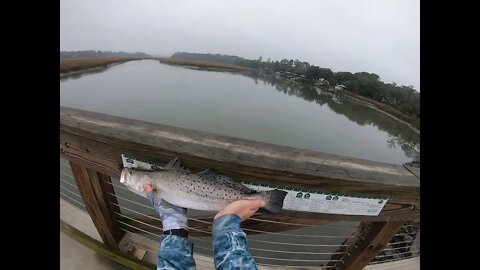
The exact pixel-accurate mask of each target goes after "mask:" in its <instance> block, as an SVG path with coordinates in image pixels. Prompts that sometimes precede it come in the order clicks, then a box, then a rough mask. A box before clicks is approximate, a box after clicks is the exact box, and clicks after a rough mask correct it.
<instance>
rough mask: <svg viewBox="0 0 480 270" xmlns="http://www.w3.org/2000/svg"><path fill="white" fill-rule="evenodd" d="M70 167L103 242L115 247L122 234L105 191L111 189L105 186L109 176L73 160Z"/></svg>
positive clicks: (110, 197) (109, 196) (110, 198)
mask: <svg viewBox="0 0 480 270" xmlns="http://www.w3.org/2000/svg"><path fill="white" fill-rule="evenodd" d="M70 167H71V168H72V173H73V176H74V178H75V182H76V183H77V187H78V191H79V192H80V195H82V199H83V202H84V203H85V207H86V208H87V210H88V213H89V214H90V217H91V218H92V221H93V223H94V224H95V227H96V228H97V230H98V233H99V234H100V236H101V237H102V240H103V242H104V243H105V244H106V245H108V246H110V247H114V248H117V243H118V242H119V241H120V240H121V238H122V235H123V234H122V232H121V231H120V230H119V229H118V227H117V225H116V223H115V222H114V220H115V219H114V212H113V210H114V209H113V208H112V206H111V204H110V202H111V201H112V196H111V195H109V194H108V193H107V191H108V192H109V190H111V189H108V188H106V186H107V185H108V184H107V183H106V182H105V181H110V178H109V177H108V176H104V175H101V174H100V173H97V172H95V171H93V170H91V169H88V168H85V167H83V166H81V165H78V164H76V163H74V162H70ZM115 202H116V199H115Z"/></svg>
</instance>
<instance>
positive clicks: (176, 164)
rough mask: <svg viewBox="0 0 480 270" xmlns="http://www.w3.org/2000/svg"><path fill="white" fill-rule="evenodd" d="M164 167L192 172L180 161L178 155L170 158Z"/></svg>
mask: <svg viewBox="0 0 480 270" xmlns="http://www.w3.org/2000/svg"><path fill="white" fill-rule="evenodd" d="M165 169H167V170H174V171H177V172H184V173H192V172H191V171H190V170H189V169H186V168H185V166H184V165H183V163H182V160H181V159H180V158H179V157H176V158H174V159H172V160H170V161H169V162H168V163H167V165H165Z"/></svg>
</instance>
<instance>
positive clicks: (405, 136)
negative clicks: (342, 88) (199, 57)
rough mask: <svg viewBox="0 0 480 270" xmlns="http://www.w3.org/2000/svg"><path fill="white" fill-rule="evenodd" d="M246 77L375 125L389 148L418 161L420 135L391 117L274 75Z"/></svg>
mask: <svg viewBox="0 0 480 270" xmlns="http://www.w3.org/2000/svg"><path fill="white" fill-rule="evenodd" d="M245 76H248V77H250V78H252V79H253V80H254V81H255V84H257V83H258V80H261V81H262V82H263V84H268V85H271V86H273V87H275V89H277V90H278V91H279V92H282V93H285V94H287V95H289V96H297V97H300V98H303V99H304V100H307V101H309V102H316V103H318V104H320V105H325V104H326V105H327V106H328V107H329V108H330V109H331V110H332V111H334V112H336V113H337V114H340V115H344V116H345V117H347V118H348V119H349V120H350V121H352V122H355V123H356V124H358V125H360V126H364V125H372V126H375V127H377V128H378V129H379V130H382V131H385V132H387V133H388V134H389V135H388V139H387V141H386V143H387V146H388V147H389V148H397V147H400V149H402V151H403V152H404V153H405V155H406V156H407V157H409V158H411V159H412V160H413V161H419V160H420V136H419V135H418V133H417V132H415V131H414V130H412V128H410V127H409V126H407V125H405V124H401V123H399V122H398V121H396V120H394V119H392V118H390V117H385V115H383V114H382V113H380V112H378V111H375V110H373V109H371V108H369V107H367V106H364V105H361V104H359V103H358V102H356V101H354V100H352V99H350V98H348V97H345V96H343V95H341V94H336V93H332V92H328V91H326V90H322V89H319V88H318V87H315V86H312V85H308V84H303V83H297V82H292V81H287V80H284V79H277V78H275V77H273V76H258V75H255V74H245Z"/></svg>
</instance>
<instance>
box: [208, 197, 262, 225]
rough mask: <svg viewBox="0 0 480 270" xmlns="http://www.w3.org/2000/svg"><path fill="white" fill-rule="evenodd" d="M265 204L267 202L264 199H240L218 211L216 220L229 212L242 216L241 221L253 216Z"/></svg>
mask: <svg viewBox="0 0 480 270" xmlns="http://www.w3.org/2000/svg"><path fill="white" fill-rule="evenodd" d="M263 206H265V202H264V201H262V200H239V201H234V202H232V203H230V204H229V205H228V206H227V207H225V208H224V209H223V210H221V211H220V212H218V213H217V214H216V215H215V217H214V218H213V219H214V220H215V219H217V218H219V217H221V216H223V215H228V214H236V215H238V216H239V217H240V220H241V221H244V220H245V219H247V218H249V217H251V216H253V214H255V212H257V211H258V209H259V208H260V207H263Z"/></svg>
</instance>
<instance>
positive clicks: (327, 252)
mask: <svg viewBox="0 0 480 270" xmlns="http://www.w3.org/2000/svg"><path fill="white" fill-rule="evenodd" d="M60 163H61V165H62V166H61V170H60V196H61V198H64V199H65V200H67V201H68V202H71V203H73V204H74V205H77V206H79V207H83V209H85V204H84V203H83V200H82V196H81V195H80V193H79V192H78V188H77V186H76V182H75V179H74V177H73V175H72V172H71V170H70V167H69V164H67V163H64V162H63V163H62V161H60ZM115 182H116V183H115ZM106 183H108V184H110V185H111V186H112V187H113V189H114V192H113V193H110V192H107V193H108V194H109V195H111V196H114V197H115V198H116V199H117V203H115V202H110V203H111V205H112V206H115V207H117V208H116V209H118V210H119V211H113V213H114V214H115V215H116V216H117V218H116V222H117V223H118V224H119V227H120V229H121V230H122V231H124V232H128V233H130V234H132V235H135V236H136V238H135V239H136V240H135V241H130V240H129V244H132V245H134V246H138V247H139V248H142V249H144V250H147V251H148V252H152V253H153V254H156V252H157V249H158V246H153V245H151V244H148V243H146V241H142V240H138V239H148V240H150V241H152V238H153V239H155V240H153V241H156V242H157V243H158V241H159V239H160V236H161V231H162V227H161V226H159V225H160V224H161V220H160V218H159V217H156V216H155V215H156V213H155V210H154V209H153V207H152V206H151V205H150V203H149V202H148V200H147V199H145V198H143V197H141V196H139V195H137V194H135V193H133V192H131V191H130V190H129V189H127V188H126V187H124V186H123V185H121V184H120V183H119V182H118V180H115V179H112V181H106ZM189 220H190V221H192V222H198V223H202V224H205V227H206V228H209V227H210V225H211V224H212V221H211V220H202V219H196V218H189ZM250 220H252V221H255V222H256V223H257V226H261V224H262V223H264V224H265V225H264V227H262V229H261V230H259V229H248V228H245V229H243V230H244V231H245V232H247V233H249V232H251V233H254V234H249V235H248V243H249V250H250V252H251V253H252V256H253V257H254V258H255V260H256V262H257V264H258V265H259V266H266V267H267V266H268V267H289V268H291V267H298V268H316V269H332V268H335V266H327V264H329V263H335V262H338V261H340V260H338V259H332V256H334V255H335V256H337V257H336V258H338V255H342V254H344V253H345V252H344V251H343V249H342V248H344V247H347V246H348V245H345V244H344V243H345V241H346V240H347V239H348V238H350V237H351V236H352V234H353V233H354V232H355V230H356V229H357V226H358V222H351V223H355V225H352V224H348V222H336V223H333V224H321V225H317V224H304V223H294V222H281V221H274V220H267V219H262V218H256V217H254V218H250ZM259 223H260V225H258V224H259ZM269 224H281V225H291V226H297V228H295V229H290V231H288V232H277V231H269V230H268V228H269ZM202 228H203V227H202ZM189 230H190V231H191V232H198V233H201V234H204V235H205V236H198V237H197V236H193V237H192V236H189V239H191V240H192V241H193V242H194V243H195V245H194V250H195V252H198V254H203V255H205V256H209V257H211V256H212V253H213V251H212V248H211V234H212V233H211V231H209V230H201V229H199V228H195V227H190V228H189ZM415 230H419V225H414V224H407V225H405V226H403V227H402V229H401V230H400V231H399V232H398V233H397V234H396V235H395V236H394V238H393V239H392V241H391V242H390V243H389V244H388V245H387V246H386V247H385V248H384V249H383V250H382V251H381V252H380V253H379V254H378V255H377V256H376V257H375V259H374V260H373V261H372V262H371V264H378V263H383V262H389V261H395V260H402V259H405V258H411V257H415V256H419V255H420V246H419V244H413V238H414V237H415V235H416V233H414V231H415ZM152 231H153V232H152ZM413 248H415V249H413ZM204 262H205V263H212V262H211V261H204ZM212 267H213V265H212Z"/></svg>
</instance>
